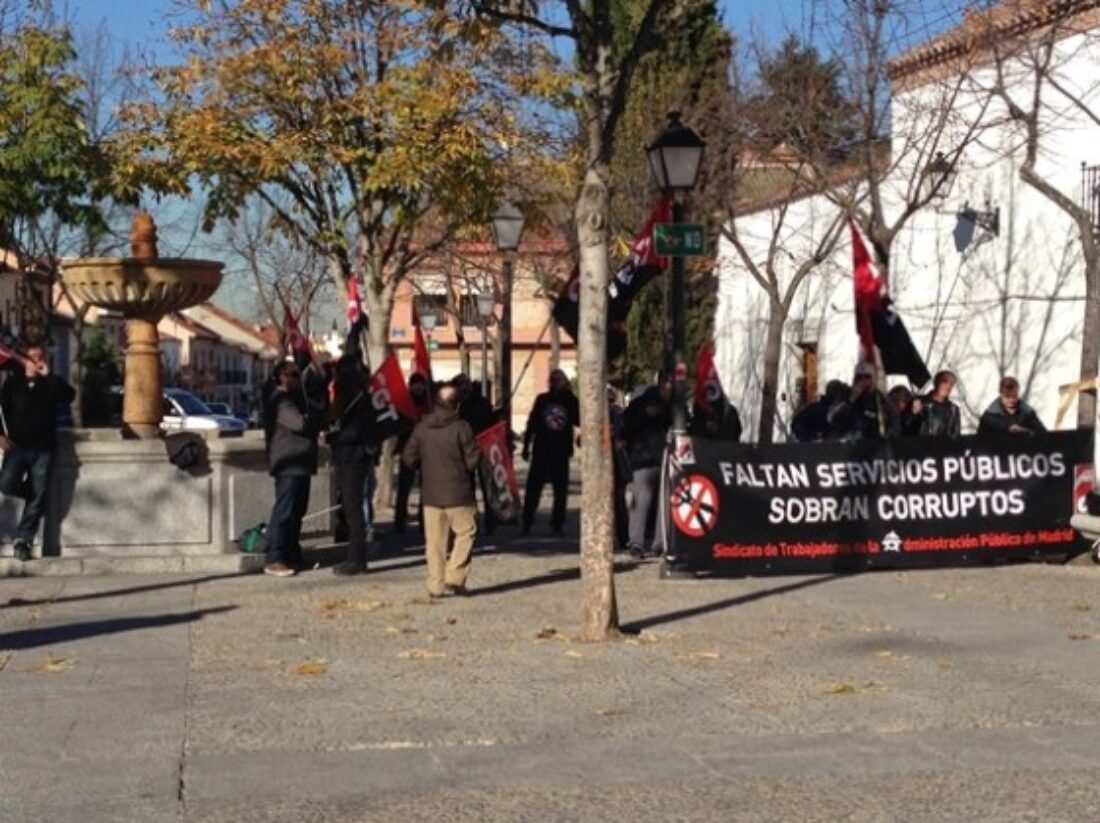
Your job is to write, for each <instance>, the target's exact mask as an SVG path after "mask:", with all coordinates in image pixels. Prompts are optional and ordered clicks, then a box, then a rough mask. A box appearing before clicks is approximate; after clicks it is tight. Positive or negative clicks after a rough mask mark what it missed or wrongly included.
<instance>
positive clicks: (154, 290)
mask: <svg viewBox="0 0 1100 823" xmlns="http://www.w3.org/2000/svg"><path fill="white" fill-rule="evenodd" d="M222 268H223V264H222V263H218V262H216V261H213V260H194V259H190V258H184V257H175V258H173V257H158V258H156V259H153V260H146V259H141V258H137V257H83V258H66V259H64V260H62V261H61V278H62V280H64V281H65V286H66V287H67V288H68V289H69V291H70V292H71V293H72V295H73V296H74V297H76V298H77V299H78V300H80V301H82V302H85V303H91V304H92V305H94V306H99V307H100V308H103V309H108V310H110V311H117V312H121V313H122V314H123V315H125V316H127V317H159V316H162V315H165V314H169V313H170V312H174V311H180V310H182V309H185V308H187V307H189V306H194V305H195V304H197V303H202V302H204V301H206V300H209V299H210V297H211V296H212V295H213V294H214V292H215V291H216V290H217V288H218V286H219V285H220V284H221V281H222Z"/></svg>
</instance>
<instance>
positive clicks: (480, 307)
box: [477, 289, 496, 324]
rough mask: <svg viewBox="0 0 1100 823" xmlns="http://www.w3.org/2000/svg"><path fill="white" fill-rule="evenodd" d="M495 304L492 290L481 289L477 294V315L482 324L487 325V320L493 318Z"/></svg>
mask: <svg viewBox="0 0 1100 823" xmlns="http://www.w3.org/2000/svg"><path fill="white" fill-rule="evenodd" d="M495 303H496V298H494V297H493V290H492V289H482V290H481V291H479V292H478V293H477V313H478V314H479V315H481V319H482V321H483V322H484V323H486V324H487V323H488V321H489V318H490V317H492V316H493V306H494V304H495Z"/></svg>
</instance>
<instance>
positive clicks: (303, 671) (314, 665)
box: [290, 660, 328, 676]
mask: <svg viewBox="0 0 1100 823" xmlns="http://www.w3.org/2000/svg"><path fill="white" fill-rule="evenodd" d="M290 673H291V674H298V675H302V676H309V675H318V674H327V673H328V662H327V661H325V660H308V661H306V662H305V663H299V664H298V665H297V666H295V667H294V668H293V669H291V670H290Z"/></svg>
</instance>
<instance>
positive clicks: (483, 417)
mask: <svg viewBox="0 0 1100 823" xmlns="http://www.w3.org/2000/svg"><path fill="white" fill-rule="evenodd" d="M451 385H452V386H454V387H455V389H456V390H457V391H458V416H459V417H461V418H462V419H463V420H465V421H466V422H467V423H469V424H470V430H471V431H473V433H474V437H477V436H478V435H479V434H481V433H482V432H483V431H485V430H486V429H487V428H489V427H490V426H492V425H493V424H494V423H496V422H497V420H498V415H497V413H496V412H495V411H494V410H493V404H492V403H491V402H489V398H488V397H486V396H485V381H484V380H479V381H478V382H477V383H471V382H470V378H469V377H467V376H466V375H465V374H457V375H455V376H454V377H453V378H452V379H451ZM474 475H475V477H474V483H476V484H477V485H478V486H480V487H481V504H482V508H483V509H484V512H483V517H484V520H483V521H482V523H483V525H484V527H485V529H484V531H485V534H487V535H490V534H493V533H494V532H495V531H496V528H497V518H496V514H495V513H494V512H493V507H492V506H490V505H489V487H488V486H487V485H486V484H485V478H484V477H482V476H480V475H478V472H477V471H475V472H474Z"/></svg>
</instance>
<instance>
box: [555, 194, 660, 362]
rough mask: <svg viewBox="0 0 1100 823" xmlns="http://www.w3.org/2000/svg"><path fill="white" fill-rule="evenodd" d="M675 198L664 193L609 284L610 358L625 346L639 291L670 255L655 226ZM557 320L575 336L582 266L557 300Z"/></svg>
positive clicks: (608, 343)
mask: <svg viewBox="0 0 1100 823" xmlns="http://www.w3.org/2000/svg"><path fill="white" fill-rule="evenodd" d="M671 214H672V198H671V197H669V196H667V195H666V196H662V197H661V199H660V200H658V201H657V204H656V205H655V206H654V207H653V212H652V213H651V214H650V217H649V221H648V222H647V223H646V224H645V227H644V228H643V229H642V230H641V232H639V233H638V235H637V236H636V237H635V238H634V243H633V244H632V245H631V247H630V255H629V256H628V257H627V259H626V262H625V263H623V265H622V267H621V268H620V269H619V270H618V271H617V272H616V273H615V276H614V277H613V278H612V280H611V282H610V283H609V284H608V286H607V295H608V305H607V358H608V360H614V359H615V358H617V357H618V356H619V355H620V354H622V353H623V351H624V350H625V349H626V325H625V324H626V318H627V317H628V316H629V314H630V307H631V305H632V304H633V302H634V298H635V297H636V296H637V294H638V292H640V291H641V290H642V288H643V287H644V286H645V285H646V284H647V283H648V282H649V281H650V280H652V279H653V278H654V277H656V276H657V275H659V274H660V273H661V271H662V270H663V269H664V268H665V266H666V265H667V263H668V259H667V258H665V257H660V256H658V254H657V249H656V243H655V240H654V237H653V227H654V226H655V225H656V224H657V223H667V222H668V221H669V220H670V219H671ZM554 320H555V321H557V324H558V325H559V326H560V327H561V328H563V329H565V331H566V332H568V333H569V336H570V337H572V338H573V339H574V340H576V339H577V337H578V332H577V330H578V328H579V327H580V267H579V266H578V267H575V268H574V269H573V272H572V274H570V276H569V280H568V281H566V283H565V286H564V287H563V288H562V290H561V293H560V294H559V295H558V299H557V302H556V303H555V304H554Z"/></svg>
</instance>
